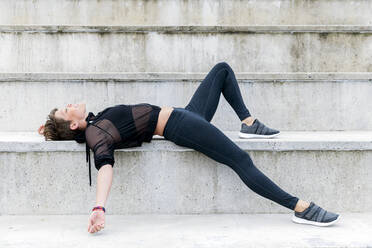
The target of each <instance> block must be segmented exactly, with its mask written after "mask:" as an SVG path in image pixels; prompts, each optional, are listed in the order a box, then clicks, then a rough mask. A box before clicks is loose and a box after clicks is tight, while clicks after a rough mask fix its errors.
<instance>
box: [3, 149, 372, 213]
mask: <svg viewBox="0 0 372 248" xmlns="http://www.w3.org/2000/svg"><path fill="white" fill-rule="evenodd" d="M248 152H249V154H251V156H252V158H253V161H254V163H255V164H256V166H257V167H258V168H259V169H260V170H261V171H263V172H264V173H265V174H266V175H267V176H269V177H270V178H271V179H272V180H273V181H274V182H275V183H277V184H278V185H280V187H282V188H283V189H284V190H286V191H287V192H289V193H291V194H292V195H295V196H298V197H300V198H302V199H305V200H312V201H315V202H316V203H318V204H319V205H321V206H324V207H325V208H327V209H332V210H333V211H339V212H345V211H347V212H350V211H361V212H365V211H370V209H371V208H372V200H371V198H370V197H368V196H370V195H371V194H372V186H371V183H370V182H371V181H370V180H371V178H372V167H371V164H370V161H371V159H372V152H370V151H349V152H346V151H338V152H337V151H336V152H335V151H312V152H306V151H305V152H300V151H297V152H250V151H248ZM115 159H116V164H115V168H114V179H113V186H112V188H111V193H110V195H109V199H108V202H107V205H106V207H107V209H108V210H109V212H110V214H139V213H170V214H186V213H282V212H289V210H287V209H286V208H284V207H282V206H279V205H277V204H276V203H273V202H271V201H268V200H266V199H264V198H262V197H260V196H258V195H256V194H255V193H253V192H252V191H251V190H250V189H248V188H247V187H246V185H245V184H244V183H243V182H242V181H241V180H240V178H239V177H238V176H237V174H236V173H235V172H234V171H233V170H232V169H230V168H229V167H227V166H225V165H223V164H220V163H217V162H215V161H213V160H212V159H209V158H208V157H206V156H205V155H203V154H201V153H199V152H195V151H194V152H193V151H192V152H190V151H188V152H169V151H157V152H128V151H126V152H121V151H120V152H116V153H115ZM92 169H93V170H92V181H93V182H92V187H89V180H88V175H87V174H88V168H87V167H86V166H85V154H84V153H82V152H35V153H0V173H1V175H5V176H3V177H1V180H0V196H1V197H0V204H1V206H2V208H1V210H0V213H1V214H84V213H86V212H87V211H88V210H89V209H90V208H91V207H92V206H93V205H94V204H95V186H96V174H97V171H96V169H95V168H94V167H93V168H92ZM345 199H347V200H345Z"/></svg>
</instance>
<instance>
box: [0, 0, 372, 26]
mask: <svg viewBox="0 0 372 248" xmlns="http://www.w3.org/2000/svg"><path fill="white" fill-rule="evenodd" d="M371 8H372V3H371V1H366V0H348V1H344V0H311V1H309V0H296V1H290V0H265V1H257V0H245V1H234V0H224V1H219V0H153V1H147V0H125V1H116V0H105V1H100V0H79V1H70V0H60V1H58V0H37V1H13V0H2V1H0V23H3V24H12V25H13V24H21V25H23V24H37V25H45V24H50V25H61V24H62V25H63V24H65V25H190V24H192V25H292V24H298V25H371V24H372V18H371V14H370V10H371Z"/></svg>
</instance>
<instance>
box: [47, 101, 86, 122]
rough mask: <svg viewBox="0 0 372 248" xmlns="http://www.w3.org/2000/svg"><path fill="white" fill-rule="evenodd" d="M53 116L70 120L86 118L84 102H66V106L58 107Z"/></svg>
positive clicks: (76, 120) (77, 120)
mask: <svg viewBox="0 0 372 248" xmlns="http://www.w3.org/2000/svg"><path fill="white" fill-rule="evenodd" d="M54 116H55V117H56V118H58V119H63V120H65V121H72V122H74V121H75V122H79V121H81V120H84V119H85V118H86V109H85V103H77V104H71V103H70V104H67V105H66V107H62V108H59V109H58V110H57V111H56V112H55V114H54Z"/></svg>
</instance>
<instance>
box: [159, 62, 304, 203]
mask: <svg viewBox="0 0 372 248" xmlns="http://www.w3.org/2000/svg"><path fill="white" fill-rule="evenodd" d="M221 92H222V94H223V95H224V97H225V99H226V100H227V101H228V102H229V104H230V105H231V107H232V108H233V109H234V111H235V113H236V114H237V115H238V117H239V119H240V120H244V119H245V118H247V117H249V116H250V113H249V111H248V109H247V108H246V106H245V104H244V102H243V99H242V96H241V93H240V89H239V86H238V83H237V81H236V78H235V74H234V72H233V70H232V69H231V67H230V66H229V65H228V64H227V63H225V62H222V63H218V64H217V65H215V66H214V67H213V68H212V70H211V71H210V72H209V73H208V75H207V76H206V78H205V79H204V80H203V81H202V83H201V84H200V85H199V87H198V89H197V90H196V92H195V94H194V95H193V97H192V98H191V101H190V103H189V104H188V105H187V106H186V107H185V108H177V107H175V108H174V110H173V111H172V113H171V115H170V116H169V119H168V122H167V124H166V126H165V128H164V137H165V138H166V139H167V140H170V141H172V142H174V143H175V144H177V145H180V146H185V147H189V148H193V149H195V150H197V151H199V152H201V153H203V154H205V155H206V156H208V157H210V158H212V159H214V160H215V161H218V162H220V163H222V164H225V165H227V166H229V167H230V168H232V169H233V170H234V171H235V172H236V173H237V174H238V175H239V177H240V178H241V179H242V180H243V182H244V183H245V184H246V185H247V186H248V187H249V188H250V189H251V190H253V191H254V192H256V193H257V194H259V195H261V196H263V197H266V198H268V199H270V200H272V201H274V202H276V203H278V204H280V205H282V206H284V207H287V208H289V209H291V210H294V208H295V206H296V203H297V201H298V198H297V197H294V196H291V195H290V194H288V193H287V192H285V191H283V190H282V189H281V188H279V187H278V186H277V185H276V184H275V183H274V182H272V181H271V180H270V179H269V178H268V177H266V176H265V175H264V174H263V173H262V172H261V171H259V170H258V169H257V168H256V166H255V165H254V164H253V162H252V160H251V158H250V156H249V155H248V153H247V152H245V151H244V150H242V149H241V148H240V147H239V146H237V145H236V144H235V143H234V142H233V141H231V140H230V139H229V138H228V137H227V136H225V135H224V133H223V132H221V131H220V130H219V129H218V128H217V127H216V126H214V125H213V124H211V123H210V121H211V120H212V118H213V115H214V113H215V112H216V109H217V105H218V102H219V98H220V95H221Z"/></svg>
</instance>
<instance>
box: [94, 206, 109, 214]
mask: <svg viewBox="0 0 372 248" xmlns="http://www.w3.org/2000/svg"><path fill="white" fill-rule="evenodd" d="M97 209H101V210H103V212H104V213H106V209H105V208H104V207H101V206H96V207H94V208H93V209H92V211H95V210H97Z"/></svg>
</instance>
